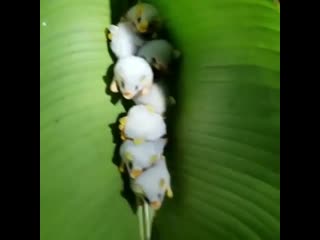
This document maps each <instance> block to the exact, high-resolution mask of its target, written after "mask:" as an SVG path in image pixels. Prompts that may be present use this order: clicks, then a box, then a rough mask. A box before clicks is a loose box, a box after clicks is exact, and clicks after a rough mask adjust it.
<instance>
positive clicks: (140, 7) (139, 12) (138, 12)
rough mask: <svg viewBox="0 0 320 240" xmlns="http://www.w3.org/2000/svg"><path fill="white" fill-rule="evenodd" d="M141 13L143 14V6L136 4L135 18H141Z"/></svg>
mask: <svg viewBox="0 0 320 240" xmlns="http://www.w3.org/2000/svg"><path fill="white" fill-rule="evenodd" d="M142 13H143V4H142V3H139V4H137V11H136V15H137V18H139V17H141V15H142Z"/></svg>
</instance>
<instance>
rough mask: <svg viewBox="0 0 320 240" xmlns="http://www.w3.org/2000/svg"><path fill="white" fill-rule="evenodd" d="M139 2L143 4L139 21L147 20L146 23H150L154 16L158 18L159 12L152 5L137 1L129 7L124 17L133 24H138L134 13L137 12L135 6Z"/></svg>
mask: <svg viewBox="0 0 320 240" xmlns="http://www.w3.org/2000/svg"><path fill="white" fill-rule="evenodd" d="M139 4H142V5H143V13H142V15H141V22H143V21H147V22H148V23H151V22H152V21H153V20H155V19H156V18H159V12H158V10H157V9H156V8H155V7H154V6H153V5H151V4H149V3H138V4H136V5H134V6H133V7H131V8H130V9H129V10H128V12H127V14H126V18H127V19H128V20H129V21H130V22H131V23H132V24H134V26H137V25H138V22H137V20H138V19H137V14H136V13H137V7H138V5H139Z"/></svg>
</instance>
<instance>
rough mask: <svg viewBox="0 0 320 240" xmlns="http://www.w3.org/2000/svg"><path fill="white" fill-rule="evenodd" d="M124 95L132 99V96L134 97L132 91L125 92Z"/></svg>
mask: <svg viewBox="0 0 320 240" xmlns="http://www.w3.org/2000/svg"><path fill="white" fill-rule="evenodd" d="M123 97H124V98H126V99H130V98H132V94H131V92H124V93H123Z"/></svg>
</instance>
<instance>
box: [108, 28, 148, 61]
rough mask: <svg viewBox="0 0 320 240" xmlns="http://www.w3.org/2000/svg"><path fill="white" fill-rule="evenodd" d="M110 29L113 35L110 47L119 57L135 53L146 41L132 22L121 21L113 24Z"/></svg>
mask: <svg viewBox="0 0 320 240" xmlns="http://www.w3.org/2000/svg"><path fill="white" fill-rule="evenodd" d="M109 31H110V33H111V37H112V39H111V42H110V48H111V50H112V52H113V53H114V54H115V55H116V57H117V58H124V57H128V56H132V55H135V54H136V52H137V50H138V48H139V47H141V46H142V45H143V43H144V41H143V39H142V38H141V37H139V36H138V35H137V34H136V32H135V31H134V28H133V26H132V24H131V23H130V22H120V23H119V24H118V25H117V26H116V25H111V26H110V28H109Z"/></svg>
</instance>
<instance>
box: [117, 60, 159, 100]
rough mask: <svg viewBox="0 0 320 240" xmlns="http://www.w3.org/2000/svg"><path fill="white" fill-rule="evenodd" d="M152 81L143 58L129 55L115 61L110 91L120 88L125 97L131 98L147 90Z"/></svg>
mask: <svg viewBox="0 0 320 240" xmlns="http://www.w3.org/2000/svg"><path fill="white" fill-rule="evenodd" d="M152 83H153V72H152V69H151V67H150V66H149V64H148V63H147V62H146V61H145V60H144V59H143V58H140V57H136V56H130V57H127V58H123V59H120V60H118V62H117V63H116V66H115V68H114V80H113V82H112V83H111V91H113V92H117V91H119V90H120V92H121V93H122V96H123V97H124V98H125V99H132V98H133V97H135V96H136V95H137V94H138V93H140V92H143V93H144V92H147V91H148V90H149V89H150V88H151V86H152Z"/></svg>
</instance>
